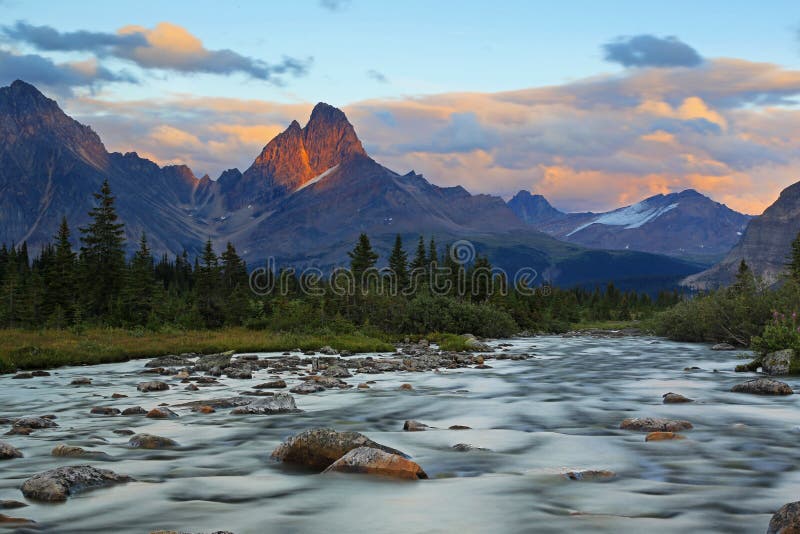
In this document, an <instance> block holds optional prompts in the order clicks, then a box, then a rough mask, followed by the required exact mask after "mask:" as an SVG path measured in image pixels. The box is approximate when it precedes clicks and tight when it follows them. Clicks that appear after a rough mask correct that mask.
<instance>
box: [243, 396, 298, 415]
mask: <svg viewBox="0 0 800 534" xmlns="http://www.w3.org/2000/svg"><path fill="white" fill-rule="evenodd" d="M299 411H300V410H298V409H297V405H296V404H295V402H294V397H292V396H291V395H289V394H287V393H278V394H277V395H274V396H271V397H262V398H258V399H255V400H253V401H252V402H251V403H250V404H246V405H244V406H239V407H237V408H234V409H233V411H231V413H232V414H234V415H248V414H250V415H273V414H281V413H297V412H299Z"/></svg>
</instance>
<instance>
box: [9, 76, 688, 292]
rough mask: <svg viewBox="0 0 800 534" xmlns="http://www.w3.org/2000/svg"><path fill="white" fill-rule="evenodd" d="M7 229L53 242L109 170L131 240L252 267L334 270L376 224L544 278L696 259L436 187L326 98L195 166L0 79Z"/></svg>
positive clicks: (572, 279)
mask: <svg viewBox="0 0 800 534" xmlns="http://www.w3.org/2000/svg"><path fill="white" fill-rule="evenodd" d="M0 141H1V142H2V144H0V242H6V243H10V242H21V241H23V240H26V241H27V242H28V244H29V246H30V247H33V250H36V248H37V247H38V246H40V245H41V244H43V243H45V242H48V241H50V239H51V237H52V235H53V234H54V233H55V232H56V229H57V226H58V224H59V221H60V219H61V217H62V215H66V216H67V218H68V220H69V223H70V226H71V227H72V228H73V230H75V231H76V234H77V227H78V226H81V225H84V224H85V223H86V222H87V215H86V214H87V212H88V211H89V209H90V208H91V207H92V205H93V203H94V198H93V196H92V194H93V193H94V192H96V191H97V190H98V189H99V188H100V184H101V183H102V181H103V180H104V179H108V180H109V182H110V184H111V188H112V191H113V192H114V194H115V195H116V197H117V208H118V212H119V214H120V218H121V219H122V221H123V222H124V223H125V225H126V232H127V235H126V238H127V240H128V243H129V248H131V249H132V248H135V246H136V242H137V240H138V238H139V235H140V233H141V232H142V231H144V232H146V233H147V234H148V237H149V239H150V242H151V245H152V248H153V250H154V252H155V253H156V254H161V253H169V254H170V255H174V254H178V253H180V252H181V251H182V250H184V249H187V250H188V251H189V253H190V255H192V256H194V255H195V254H196V253H197V252H198V251H199V250H200V248H201V246H202V243H203V241H204V240H205V239H207V238H209V237H210V238H212V239H213V240H214V242H215V245H216V247H217V249H221V248H223V247H224V245H225V243H226V242H227V241H231V242H232V243H233V244H234V245H235V246H236V248H237V249H238V250H239V251H240V252H241V253H242V255H243V257H244V258H245V260H246V261H247V262H248V264H249V265H250V266H251V267H255V266H258V265H262V264H263V262H264V260H265V259H266V258H268V257H273V258H275V259H276V260H277V262H278V264H282V265H294V266H296V267H308V266H315V267H318V268H321V269H323V270H330V269H331V268H333V267H335V266H340V265H347V263H348V257H347V251H348V250H350V249H351V248H352V247H353V244H354V242H355V241H356V239H357V237H358V234H359V233H361V232H366V233H367V234H368V235H369V236H370V238H371V240H372V241H373V243H374V245H375V246H376V248H377V249H378V251H379V252H380V253H381V254H382V256H383V257H384V258H385V257H386V256H387V253H388V251H389V248H390V246H391V244H392V242H393V240H394V237H395V235H397V234H401V235H402V236H404V238H405V239H406V243H407V248H409V249H411V248H412V247H413V245H414V242H415V241H416V239H417V237H418V236H419V235H421V234H422V235H425V236H426V238H429V237H431V236H433V237H435V238H436V240H437V242H438V243H439V244H440V245H444V244H447V243H450V242H453V241H455V240H470V241H471V242H472V243H473V245H474V247H475V249H476V250H477V252H479V253H486V254H489V255H490V257H491V258H492V261H493V263H494V264H495V265H497V266H499V267H502V268H505V269H507V270H508V271H509V272H510V273H511V274H512V275H513V271H515V270H516V269H519V268H521V267H528V268H532V269H535V270H536V271H537V272H538V274H539V276H538V279H537V281H539V282H541V281H551V282H553V283H564V284H569V285H574V284H594V283H602V282H606V281H609V280H614V281H616V282H617V283H618V284H620V285H621V286H623V287H636V288H639V289H656V288H658V287H663V286H665V285H670V284H672V283H674V282H676V281H677V280H679V279H680V278H683V277H685V276H687V275H689V274H692V273H695V272H697V271H699V268H698V266H697V265H695V264H692V263H689V262H684V261H680V260H676V259H670V258H664V257H661V256H654V255H651V254H643V253H639V252H605V251H591V250H586V249H585V248H584V247H582V246H579V245H576V244H570V243H564V242H562V241H558V240H556V239H555V238H553V237H551V236H548V235H546V234H544V233H542V232H539V231H537V230H535V229H534V228H532V227H531V226H528V225H526V224H525V223H523V222H522V221H521V220H520V219H519V218H518V217H517V216H516V215H515V214H514V212H513V211H512V210H511V209H510V208H509V207H508V206H507V205H506V204H505V203H504V202H503V200H502V199H500V198H499V197H494V196H489V195H471V194H470V193H469V192H467V191H466V190H465V189H464V188H462V187H438V186H436V185H433V184H431V183H430V182H428V181H427V180H426V179H425V178H424V177H422V176H421V175H419V174H416V173H414V172H410V173H407V174H399V173H396V172H394V171H392V170H390V169H387V168H386V167H383V166H382V165H380V164H379V163H377V162H376V161H374V160H373V159H372V158H370V157H369V156H368V155H367V153H366V152H365V151H364V148H363V145H362V144H361V142H360V140H359V139H358V137H357V135H356V133H355V129H354V128H353V126H352V124H350V122H349V121H348V120H347V118H346V117H345V115H344V113H342V112H341V111H340V110H338V109H336V108H333V107H331V106H328V105H327V104H323V103H320V104H318V105H317V106H316V107H315V108H314V111H313V112H312V113H311V117H310V118H309V121H308V123H307V124H306V125H305V127H300V125H299V124H298V123H297V122H296V121H295V122H292V123H291V124H290V125H289V127H288V128H287V129H286V131H284V132H283V133H281V134H280V135H278V136H277V137H276V138H275V139H273V140H271V141H270V142H269V143H267V145H266V146H265V147H264V149H263V150H262V151H261V153H260V154H259V155H258V157H257V158H256V159H255V161H254V162H253V164H252V165H251V166H250V167H249V168H248V169H247V170H246V171H245V172H243V173H242V172H240V171H239V170H237V169H230V170H228V171H226V172H224V173H223V174H222V176H220V178H219V180H216V181H214V180H210V179H209V178H208V177H203V178H200V179H198V178H197V177H195V175H194V174H193V173H192V171H191V170H190V169H189V168H188V167H185V166H168V167H159V166H158V165H156V164H155V163H153V162H151V161H148V160H146V159H144V158H140V157H139V156H138V155H137V154H135V153H128V154H118V153H108V152H107V151H106V149H105V147H104V146H103V144H102V142H101V140H100V138H99V137H98V136H97V135H96V134H95V133H94V132H93V131H92V130H91V128H89V127H87V126H84V125H81V124H80V123H78V122H77V121H74V120H73V119H71V118H70V117H68V116H67V115H66V114H64V113H63V112H62V111H61V110H60V109H59V107H58V105H57V104H56V103H55V102H54V101H52V100H50V99H48V98H46V97H45V96H43V95H42V94H41V93H39V92H38V91H37V90H36V89H35V88H34V87H33V86H30V85H28V84H26V83H24V82H15V83H14V84H12V86H10V87H6V88H2V89H0Z"/></svg>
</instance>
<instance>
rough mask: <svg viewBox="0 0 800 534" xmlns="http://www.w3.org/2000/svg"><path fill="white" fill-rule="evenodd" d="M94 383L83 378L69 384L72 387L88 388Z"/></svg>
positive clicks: (74, 379)
mask: <svg viewBox="0 0 800 534" xmlns="http://www.w3.org/2000/svg"><path fill="white" fill-rule="evenodd" d="M91 383H92V379H91V378H86V377H85V376H81V377H78V378H73V379H72V382H70V383H69V385H71V386H88V385H90V384H91Z"/></svg>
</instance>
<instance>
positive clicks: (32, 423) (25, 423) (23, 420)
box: [14, 417, 58, 429]
mask: <svg viewBox="0 0 800 534" xmlns="http://www.w3.org/2000/svg"><path fill="white" fill-rule="evenodd" d="M57 426H58V424H56V422H55V421H53V420H52V419H50V418H49V417H20V418H19V419H16V420H15V421H14V428H34V429H40V428H53V427H57Z"/></svg>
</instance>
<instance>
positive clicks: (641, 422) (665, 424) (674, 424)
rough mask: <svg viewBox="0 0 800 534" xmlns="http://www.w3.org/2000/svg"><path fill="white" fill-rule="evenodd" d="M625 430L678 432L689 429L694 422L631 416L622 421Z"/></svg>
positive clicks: (621, 424) (622, 427)
mask: <svg viewBox="0 0 800 534" xmlns="http://www.w3.org/2000/svg"><path fill="white" fill-rule="evenodd" d="M619 427H620V428H621V429H623V430H638V431H640V432H678V431H679V430H689V429H691V428H692V423H690V422H689V421H681V420H679V419H664V418H662V417H629V418H627V419H625V420H624V421H622V423H620V425H619Z"/></svg>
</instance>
